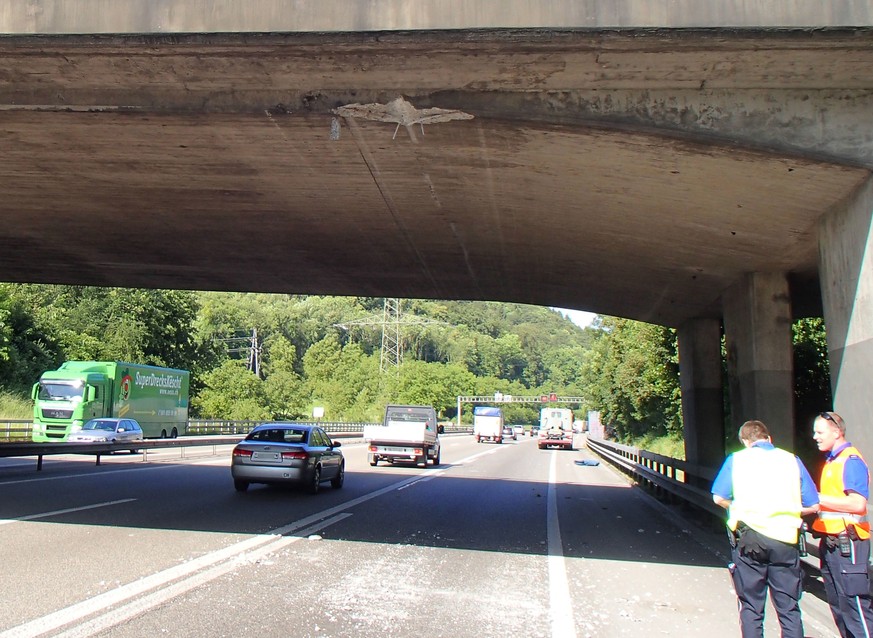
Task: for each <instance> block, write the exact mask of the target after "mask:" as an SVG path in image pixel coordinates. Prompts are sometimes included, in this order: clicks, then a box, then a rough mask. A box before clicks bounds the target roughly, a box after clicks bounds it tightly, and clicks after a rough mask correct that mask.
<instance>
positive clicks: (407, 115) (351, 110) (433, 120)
mask: <svg viewBox="0 0 873 638" xmlns="http://www.w3.org/2000/svg"><path fill="white" fill-rule="evenodd" d="M332 113H334V114H336V115H340V116H342V117H357V118H361V119H364V120H374V121H376V122H396V123H397V128H395V129H394V137H396V136H397V131H398V130H399V129H400V127H401V126H405V127H407V128H409V127H410V126H412V125H414V124H418V125H420V126H421V132H422V133H424V125H425V124H437V123H439V122H450V121H452V120H472V119H473V115H471V114H470V113H464V112H463V111H458V110H456V109H441V108H429V109H417V108H415V107H414V106H413V105H412V104H411V103H410V102H407V101H406V100H405V99H404V98H403V97H402V96H401V97H398V98H396V99H394V100H391V101H390V102H388V104H380V103H378V102H373V103H371V104H357V103H356V104H347V105H345V106H340V107H338V108H335V109H334V110H333V111H332Z"/></svg>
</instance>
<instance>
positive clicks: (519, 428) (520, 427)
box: [512, 425, 524, 436]
mask: <svg viewBox="0 0 873 638" xmlns="http://www.w3.org/2000/svg"><path fill="white" fill-rule="evenodd" d="M512 430H513V432H515V435H516V436H524V426H523V425H514V426H512Z"/></svg>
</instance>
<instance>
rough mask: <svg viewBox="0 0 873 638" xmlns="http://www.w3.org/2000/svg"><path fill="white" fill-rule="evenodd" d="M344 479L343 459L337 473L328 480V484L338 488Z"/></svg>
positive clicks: (344, 463)
mask: <svg viewBox="0 0 873 638" xmlns="http://www.w3.org/2000/svg"><path fill="white" fill-rule="evenodd" d="M345 480H346V462H345V461H343V462H342V463H340V466H339V473H338V474H337V475H336V476H335V477H333V478H332V479H331V480H330V486H331V487H332V488H333V489H335V490H338V489H339V488H341V487H342V486H343V483H344V482H345Z"/></svg>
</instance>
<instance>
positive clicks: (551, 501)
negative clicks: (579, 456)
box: [546, 450, 576, 638]
mask: <svg viewBox="0 0 873 638" xmlns="http://www.w3.org/2000/svg"><path fill="white" fill-rule="evenodd" d="M557 458H558V456H557V452H555V451H554V450H552V462H551V464H550V465H549V492H548V498H547V499H546V500H547V506H546V529H547V535H548V539H549V614H550V616H551V619H552V636H553V637H554V638H576V623H575V621H574V620H573V601H572V599H571V598H570V586H569V584H568V583H567V569H566V566H565V565H564V544H563V542H562V541H561V528H560V525H559V522H558V497H557V489H556V483H557Z"/></svg>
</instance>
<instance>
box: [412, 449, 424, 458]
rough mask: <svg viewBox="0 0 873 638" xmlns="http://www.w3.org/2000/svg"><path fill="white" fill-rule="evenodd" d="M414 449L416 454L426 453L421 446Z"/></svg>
mask: <svg viewBox="0 0 873 638" xmlns="http://www.w3.org/2000/svg"><path fill="white" fill-rule="evenodd" d="M414 451H415V455H416V456H421V455H422V454H424V451H423V450H422V449H421V448H420V447H417V448H415V450H414Z"/></svg>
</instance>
